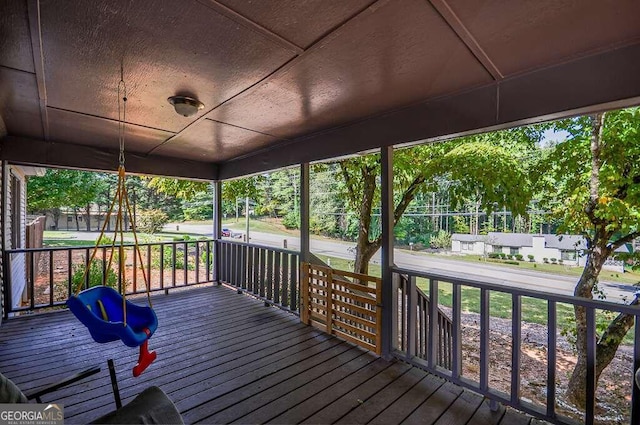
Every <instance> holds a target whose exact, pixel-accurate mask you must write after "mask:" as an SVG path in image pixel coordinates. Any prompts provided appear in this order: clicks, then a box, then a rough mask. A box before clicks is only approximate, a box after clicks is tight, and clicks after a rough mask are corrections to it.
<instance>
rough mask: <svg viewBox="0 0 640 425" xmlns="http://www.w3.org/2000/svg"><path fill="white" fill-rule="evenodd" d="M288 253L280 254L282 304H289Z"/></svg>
mask: <svg viewBox="0 0 640 425" xmlns="http://www.w3.org/2000/svg"><path fill="white" fill-rule="evenodd" d="M289 257H290V255H289V254H283V255H282V305H283V306H284V307H287V306H289Z"/></svg>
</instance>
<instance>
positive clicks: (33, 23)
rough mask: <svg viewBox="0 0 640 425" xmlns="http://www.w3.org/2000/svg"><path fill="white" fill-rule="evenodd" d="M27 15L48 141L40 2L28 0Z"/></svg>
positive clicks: (45, 136) (44, 128)
mask: <svg viewBox="0 0 640 425" xmlns="http://www.w3.org/2000/svg"><path fill="white" fill-rule="evenodd" d="M27 14H28V17H29V32H30V34H31V51H32V53H33V65H34V68H35V72H36V82H37V83H38V98H39V102H40V119H41V121H42V132H43V134H44V139H45V140H49V115H48V112H47V86H46V84H45V77H44V55H43V52H42V27H41V25H40V2H39V1H38V0H28V2H27Z"/></svg>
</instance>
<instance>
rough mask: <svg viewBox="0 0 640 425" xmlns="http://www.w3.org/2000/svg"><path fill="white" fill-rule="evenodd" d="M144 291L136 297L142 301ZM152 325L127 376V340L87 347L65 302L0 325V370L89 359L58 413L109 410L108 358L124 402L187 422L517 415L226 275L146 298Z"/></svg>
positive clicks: (49, 374)
mask: <svg viewBox="0 0 640 425" xmlns="http://www.w3.org/2000/svg"><path fill="white" fill-rule="evenodd" d="M143 301H144V300H143ZM153 302H154V307H155V310H156V312H157V314H158V318H159V321H160V322H161V323H162V327H161V328H159V329H158V332H157V333H156V335H154V337H153V338H152V339H151V348H153V349H154V350H156V351H157V352H158V360H156V362H155V363H154V364H153V365H152V366H151V367H150V368H149V369H148V370H147V371H146V372H145V373H144V374H143V375H142V376H141V377H140V378H132V377H131V371H130V369H131V367H132V366H133V365H134V364H135V360H136V350H135V349H130V348H127V347H124V346H123V345H122V344H121V343H119V342H114V343H110V344H107V345H100V346H98V345H97V344H96V343H95V342H93V340H92V339H91V337H90V336H89V334H88V332H87V331H86V329H85V328H84V327H83V326H82V325H81V324H80V323H79V322H78V321H77V320H76V319H75V318H74V317H73V315H72V314H71V313H70V312H68V311H64V312H57V313H51V314H46V315H37V316H31V317H23V318H18V319H15V320H11V321H9V322H8V323H5V324H4V325H3V329H2V332H1V333H0V345H1V346H2V347H3V348H2V350H1V351H0V370H1V371H2V372H3V373H4V374H5V375H6V376H8V377H9V378H11V379H12V380H14V381H15V382H16V383H17V384H18V385H19V386H20V387H21V389H23V390H25V391H28V390H33V389H36V388H38V387H40V386H43V385H46V384H49V383H51V382H52V381H55V380H56V379H57V378H62V377H64V376H65V375H69V374H71V373H73V372H76V371H78V370H80V369H83V368H85V367H88V366H91V365H94V364H96V365H100V366H102V371H101V372H100V374H98V375H95V376H93V377H91V378H89V379H87V380H85V381H81V382H79V383H77V384H75V385H73V386H71V387H68V388H66V389H63V390H59V391H57V392H56V393H54V394H52V395H49V396H48V397H50V398H49V399H45V400H43V401H45V402H46V401H56V402H59V403H63V404H64V406H65V422H66V423H79V424H80V423H87V422H89V421H91V420H92V419H95V418H97V417H99V416H101V415H103V414H105V413H107V412H109V411H111V410H113V409H114V399H113V394H112V392H111V387H110V381H109V374H108V370H107V367H106V359H108V358H112V359H114V361H115V364H116V369H117V373H118V383H119V387H120V392H121V395H122V398H123V402H124V403H126V402H127V401H130V400H131V399H132V398H133V397H135V396H136V395H137V394H139V393H140V392H141V391H142V390H144V389H145V388H146V387H148V386H150V385H157V386H160V387H161V388H162V389H163V390H164V391H165V392H166V393H167V394H168V395H169V397H170V398H171V399H172V400H173V402H174V403H175V404H176V406H177V407H178V409H179V410H180V412H181V414H182V416H183V418H184V420H185V422H186V423H231V422H240V423H363V424H364V423H380V424H388V423H407V424H412V423H415V424H418V423H419V424H445V423H455V424H506V425H510V424H528V423H530V421H531V417H529V416H525V415H523V414H520V413H516V412H515V411H514V410H511V409H505V408H504V407H500V408H498V409H497V410H495V411H492V410H491V409H490V406H489V402H488V400H486V399H484V398H483V397H481V396H480V395H478V394H476V393H474V392H471V391H469V390H463V389H462V388H460V387H458V386H456V385H454V384H451V383H447V382H446V381H445V380H443V379H442V378H439V377H436V376H434V375H431V374H429V373H428V372H425V371H423V370H421V369H418V368H416V367H412V366H410V365H409V364H407V363H404V362H402V361H399V360H397V359H392V360H389V361H387V360H384V359H382V358H380V357H378V356H376V355H374V354H373V353H371V352H368V351H366V350H363V349H361V348H359V347H356V346H355V345H353V344H350V343H348V342H345V341H342V340H340V339H338V338H336V337H334V336H330V335H327V334H326V333H324V332H321V331H319V330H317V329H315V328H313V327H309V326H305V325H303V324H301V323H300V320H299V318H298V317H297V316H296V315H294V314H292V313H290V312H286V311H284V310H281V309H278V308H275V307H266V306H265V305H264V303H263V302H262V301H260V300H257V299H256V298H254V297H252V296H249V295H246V294H238V293H237V291H236V290H235V289H234V288H230V287H228V286H225V285H216V284H208V285H205V286H203V287H201V288H193V289H190V290H185V291H182V292H176V293H172V294H170V295H157V296H154V297H153Z"/></svg>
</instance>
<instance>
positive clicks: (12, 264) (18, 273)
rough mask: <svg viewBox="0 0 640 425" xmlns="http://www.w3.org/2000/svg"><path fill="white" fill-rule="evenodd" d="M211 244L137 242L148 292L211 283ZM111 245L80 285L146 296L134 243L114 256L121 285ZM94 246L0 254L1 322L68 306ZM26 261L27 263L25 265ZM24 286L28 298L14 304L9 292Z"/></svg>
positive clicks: (209, 241)
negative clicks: (0, 269) (121, 262)
mask: <svg viewBox="0 0 640 425" xmlns="http://www.w3.org/2000/svg"><path fill="white" fill-rule="evenodd" d="M214 244H215V241H214V240H212V239H202V240H189V241H172V242H156V243H141V244H139V246H140V251H141V253H142V259H143V262H144V263H145V264H144V267H145V269H146V270H148V271H149V272H148V273H149V279H150V284H151V291H152V292H155V291H165V292H167V291H169V290H171V289H174V288H182V287H187V286H192V285H197V284H202V283H207V282H211V281H212V280H213V275H214V270H213V255H214V249H213V248H214ZM110 248H111V246H110V245H105V246H101V247H100V248H99V249H98V251H97V255H96V259H95V260H94V262H93V263H92V265H91V266H90V269H89V270H90V272H89V273H87V274H86V276H85V281H84V287H85V288H88V287H89V286H93V285H101V284H103V283H105V282H106V283H107V284H108V285H111V286H113V287H117V288H118V290H121V288H122V286H123V285H125V286H126V290H127V294H128V295H134V294H142V293H145V285H144V281H143V279H144V278H143V273H142V267H140V264H139V262H140V260H139V259H138V258H137V256H136V255H133V253H134V251H133V250H134V245H133V244H125V245H124V246H123V247H122V249H121V250H120V251H119V253H118V254H117V255H123V256H124V257H125V267H126V270H125V281H124V282H123V281H122V279H121V278H120V276H119V275H120V274H119V273H118V272H117V270H115V269H116V268H117V267H118V262H117V261H114V262H113V264H112V270H107V264H108V260H109V255H108V252H109V251H110ZM92 249H93V246H92V245H90V242H87V245H86V246H74V247H48V248H27V249H10V250H6V251H5V252H4V258H3V261H4V264H5V273H4V276H3V287H4V300H5V302H4V303H3V314H4V318H7V317H9V315H10V314H12V313H25V312H27V313H28V312H34V311H37V310H42V309H47V308H51V307H61V306H64V305H65V303H66V300H67V298H68V297H69V294H70V293H71V291H72V289H71V288H72V287H73V286H74V285H75V284H77V280H78V279H80V280H82V276H84V275H85V274H84V269H85V268H86V267H87V265H88V262H89V259H90V255H91V250H92ZM25 260H26V261H25ZM18 288H23V289H22V291H24V292H25V293H26V294H27V299H26V301H24V302H23V303H22V305H19V306H13V305H12V303H11V302H7V301H9V300H11V299H12V293H13V291H14V290H18Z"/></svg>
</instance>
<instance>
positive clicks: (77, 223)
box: [73, 208, 80, 232]
mask: <svg viewBox="0 0 640 425" xmlns="http://www.w3.org/2000/svg"><path fill="white" fill-rule="evenodd" d="M73 218H75V220H76V231H77V232H79V231H80V220H78V209H77V208H73Z"/></svg>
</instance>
